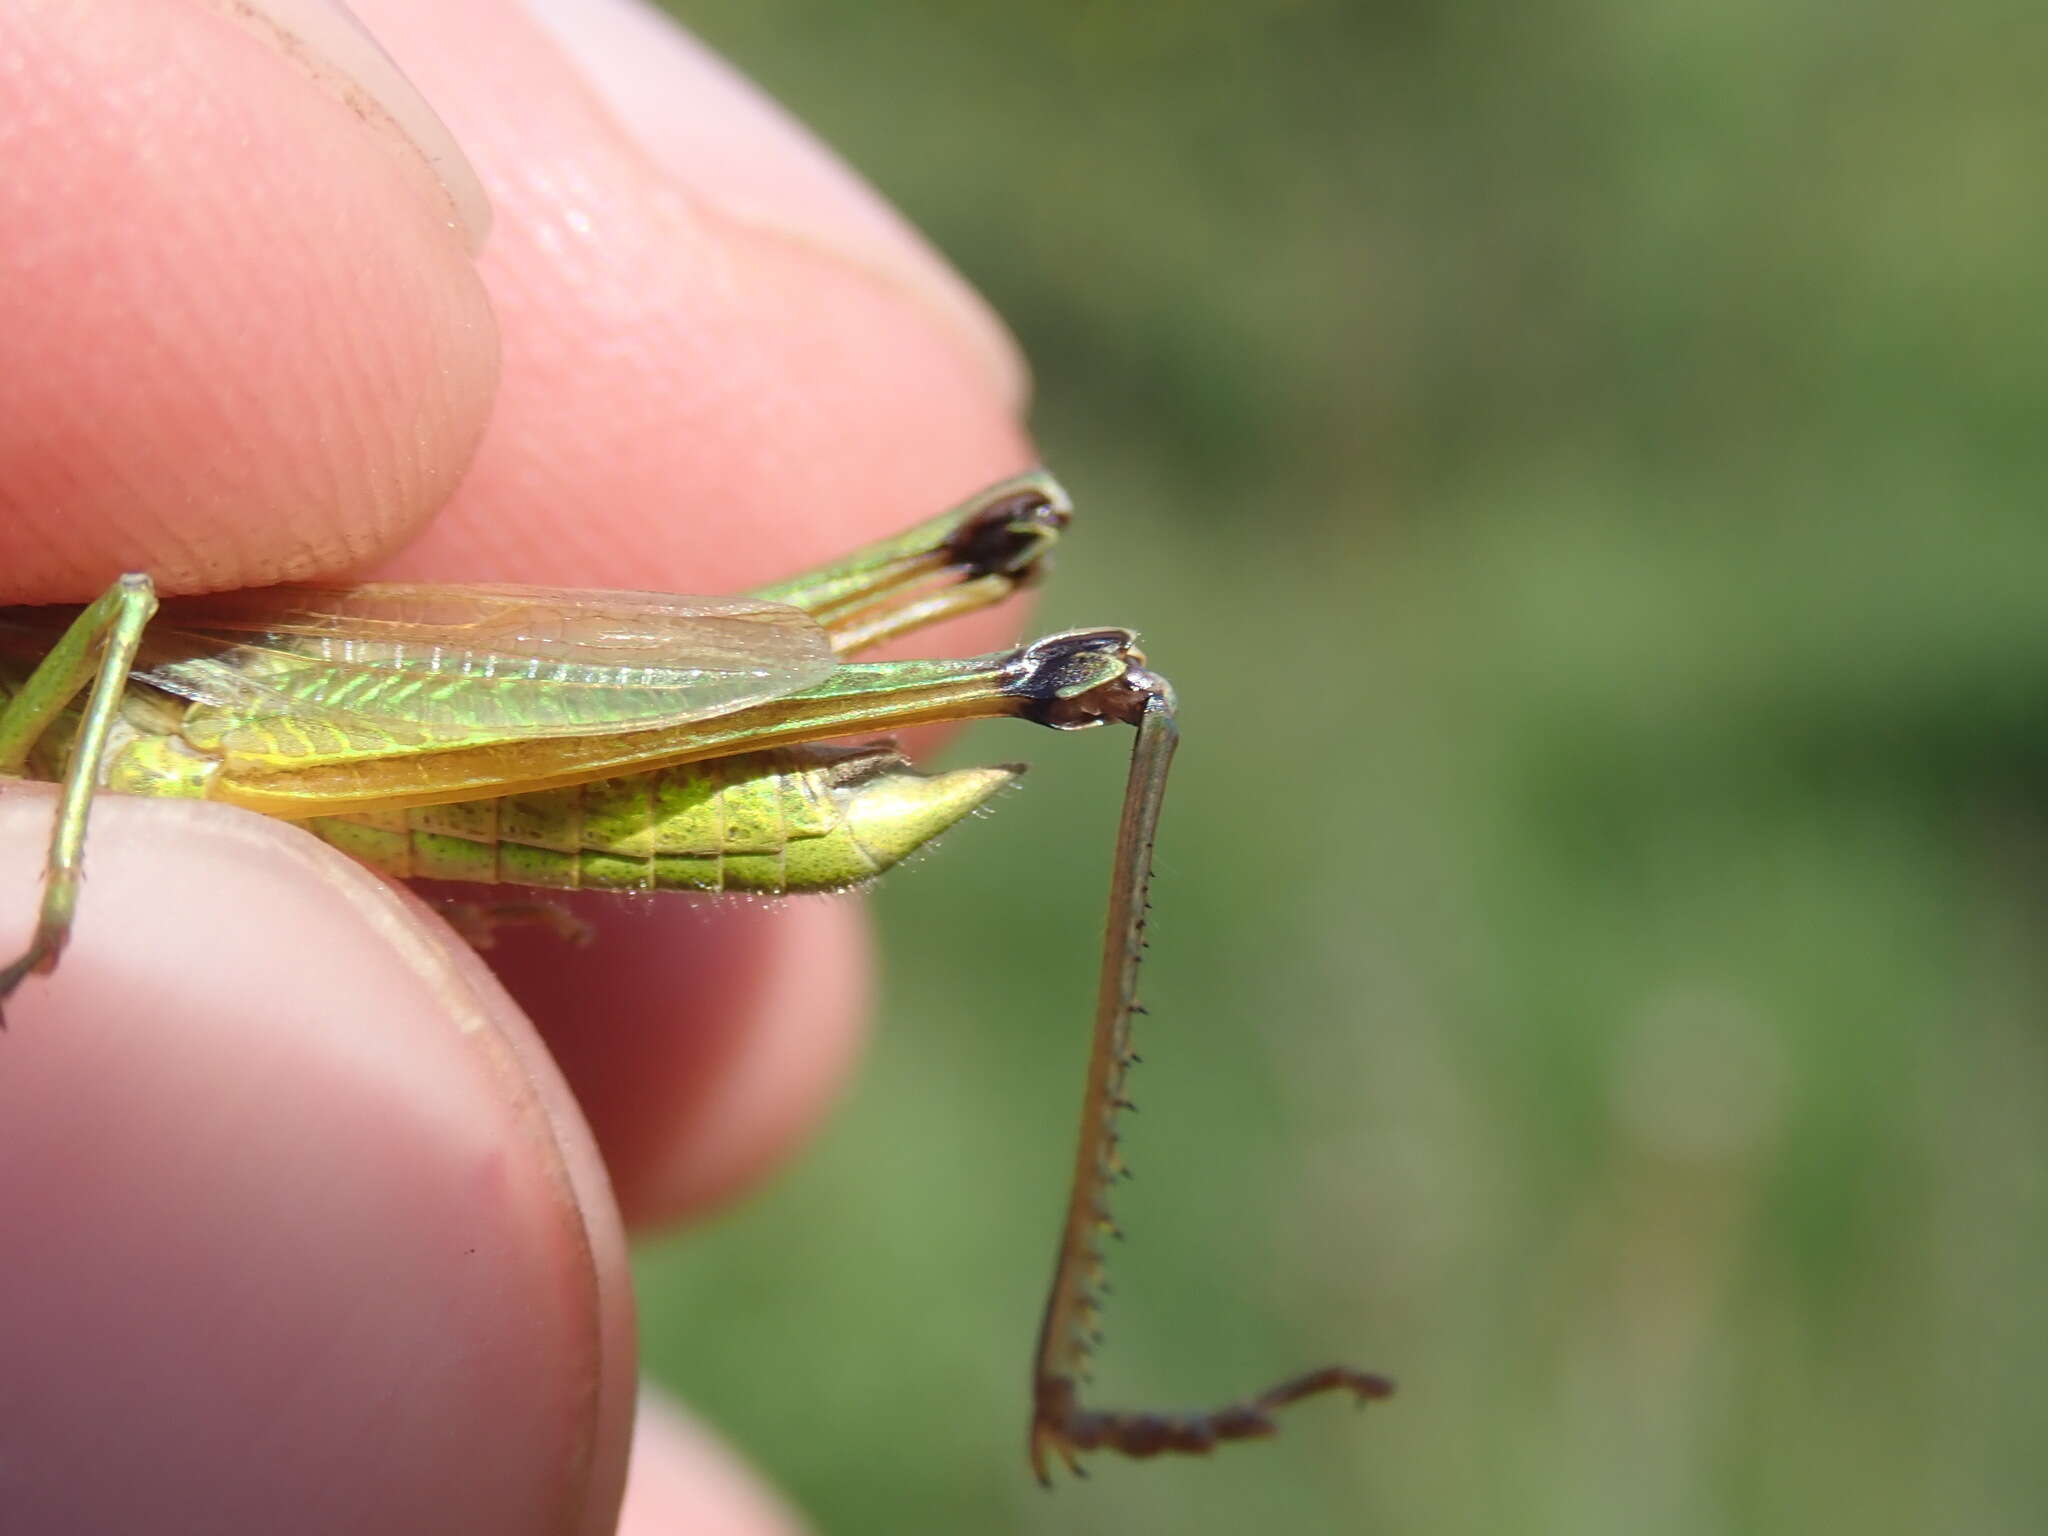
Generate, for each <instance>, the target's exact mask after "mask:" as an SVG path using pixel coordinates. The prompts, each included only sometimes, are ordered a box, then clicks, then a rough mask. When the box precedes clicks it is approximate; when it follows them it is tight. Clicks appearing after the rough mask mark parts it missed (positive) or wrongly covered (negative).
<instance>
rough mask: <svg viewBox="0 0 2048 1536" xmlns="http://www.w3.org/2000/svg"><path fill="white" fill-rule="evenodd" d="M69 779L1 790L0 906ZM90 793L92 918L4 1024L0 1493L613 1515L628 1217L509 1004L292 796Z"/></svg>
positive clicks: (114, 1508)
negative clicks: (278, 803) (332, 848)
mask: <svg viewBox="0 0 2048 1536" xmlns="http://www.w3.org/2000/svg"><path fill="white" fill-rule="evenodd" d="M51 804H52V798H51V796H50V795H48V794H47V793H44V792H40V791H36V790H32V789H25V790H14V791H10V792H8V793H7V794H6V795H5V796H0V852H4V853H5V854H6V855H7V857H6V858H5V860H4V861H0V869H4V870H6V871H8V872H9V873H8V874H7V876H6V878H4V879H0V912H6V913H25V912H27V911H29V910H30V909H31V906H32V899H33V895H34V889H33V881H32V880H30V879H26V878H23V877H22V876H21V875H20V874H19V871H22V870H25V869H28V868H30V867H31V866H32V865H33V863H34V849H35V847H36V846H37V845H38V844H39V843H40V842H41V840H42V839H43V838H44V837H45V836H46V835H47V831H48V817H49V811H50V807H51ZM95 823H96V824H95V828H94V830H95V832H96V833H98V834H104V835H102V836H97V837H96V838H95V841H94V844H93V850H92V858H93V864H92V869H91V873H92V879H91V881H90V882H89V884H88V885H87V887H86V889H85V892H84V896H83V899H82V903H81V906H80V911H79V918H78V924H77V930H76V933H75V936H74V940H73V943H72V946H71V948H70V950H69V952H68V953H67V954H66V955H65V957H64V960H63V963H62V964H61V966H60V967H59V968H58V970H57V972H56V974H55V975H53V976H49V977H31V978H30V979H29V980H28V981H27V982H25V983H24V984H23V986H22V988H21V989H20V991H18V992H17V993H16V994H15V996H14V998H13V999H12V1001H11V1006H10V1008H9V1015H8V1023H9V1026H10V1027H9V1029H8V1032H7V1033H6V1034H5V1035H4V1036H0V1124H4V1125H5V1126H6V1127H7V1139H8V1148H7V1156H6V1157H5V1158H4V1159H0V1231H5V1232H6V1233H7V1234H8V1237H9V1253H10V1258H9V1261H8V1263H7V1264H6V1265H5V1266H4V1267H0V1359H4V1360H6V1362H7V1368H6V1370H5V1372H4V1373H0V1443H4V1444H5V1445H6V1446H7V1474H6V1483H7V1492H6V1507H7V1517H6V1520H5V1521H4V1522H0V1523H4V1524H5V1525H6V1527H7V1529H8V1530H10V1531H23V1532H58V1531H88V1530H92V1531H101V1530H104V1531H115V1530H121V1531H141V1530H148V1531H152V1532H176V1531H187V1530H200V1529H205V1530H235V1531H285V1530H289V1531H293V1532H336V1533H342V1532H347V1533H358V1532H362V1531H367V1530H375V1531H380V1532H386V1531H388V1532H415V1531H416V1532H423V1533H424V1532H448V1531H491V1532H494V1533H496V1532H525V1531H531V1532H550V1533H554V1532H561V1531H569V1530H578V1529H580V1530H585V1531H590V1532H593V1533H595V1532H598V1531H609V1530H610V1529H611V1527H610V1524H609V1523H608V1522H609V1519H610V1516H611V1512H612V1511H613V1510H614V1509H615V1508H616V1504H617V1498H618V1490H619V1487H620V1484H621V1482H622V1479H623V1465H624V1459H625V1450H626V1444H627V1440H628V1437H629V1423H630V1417H631V1411H632V1379H633V1360H632V1338H631V1315H630V1308H631V1303H630V1297H629V1292H628V1283H627V1276H626V1272H625V1263H624V1256H623V1248H622V1240H621V1237H620V1233H619V1231H618V1229H617V1225H616V1221H615V1219H614V1218H612V1217H611V1216H610V1215H609V1214H608V1213H609V1211H610V1205H609V1202H608V1200H607V1199H606V1197H605V1191H604V1176H603V1173H602V1170H601V1168H600V1166H599V1164H598V1161H597V1158H596V1154H595V1151H594V1149H593V1148H592V1146H591V1145H590V1142H589V1140H588V1136H587V1133H586V1132H585V1131H584V1129H583V1128H582V1126H581V1124H580V1122H579V1121H578V1119H577V1117H576V1114H575V1112H574V1109H573V1107H572V1106H571V1104H570V1102H569V1099H568V1096H567V1094H566V1092H565V1091H564V1090H563V1088H562V1086H561V1084H560V1082H559V1080H558V1079H557V1078H556V1077H555V1075H554V1073H553V1070H552V1068H551V1066H550V1064H549V1062H548V1059H547V1056H546V1053H545V1052H544V1051H542V1050H541V1049H540V1047H539V1046H538V1044H537V1042H536V1041H535V1040H534V1039H533V1038H532V1036H531V1034H530V1032H529V1031H528V1030H527V1027H526V1025H525V1023H524V1021H523V1020H522V1019H521V1018H520V1017H519V1015H518V1012H517V1010H516V1009H514V1008H513V1007H512V1006H511V1004H510V1002H509V1001H508V1000H507V999H506V998H505V996H504V994H503V993H502V991H501V990H500V989H499V988H498V987H497V985H496V984H495V983H494V982H493V981H492V980H491V978H490V977H489V975H488V973H487V972H485V971H484V970H483V969H482V968H481V967H480V966H479V965H478V964H477V963H476V962H475V960H474V959H473V957H471V956H470V955H469V954H468V953H467V952H466V951H464V950H463V949H461V948H460V947H459V946H457V947H454V948H452V949H451V948H443V947H440V946H438V945H435V944H433V943H432V942H430V941H428V940H427V939H425V938H423V934H425V933H426V932H427V930H425V929H423V928H421V927H419V926H417V925H415V924H414V923H412V922H411V921H410V920H409V918H408V915H407V914H406V912H405V911H404V910H403V904H404V903H405V901H406V899H407V898H405V897H403V896H402V895H400V894H399V893H397V892H395V891H393V890H392V889H391V888H390V887H388V886H386V885H384V884H383V883H381V882H380V881H378V880H376V879H375V878H374V877H372V876H370V875H368V874H366V873H365V872H363V871H362V870H360V869H358V868H357V867H356V866H355V865H353V864H350V863H349V862H348V861H346V860H344V859H342V858H340V857H339V856H338V855H333V854H331V853H329V852H328V851H327V850H325V849H324V848H322V847H320V846H319V845H317V844H315V843H313V842H312V841H311V840H309V839H307V838H305V837H303V836H301V835H299V834H297V833H295V832H291V831H289V830H287V829H284V828H280V827H277V826H275V825H274V824H272V823H269V822H265V821H262V820H260V819H258V818H255V817H252V816H247V815H243V814H241V813H238V812H233V811H228V810H224V809H221V808H218V807H211V806H204V805H196V804H190V803H177V804H159V805H145V804H141V803H139V802H135V801H127V800H121V799H118V798H113V799H106V800H103V801H102V802H101V803H100V804H99V805H98V806H97V807H96V809H95ZM10 927H12V924H10ZM110 1455H113V1456H114V1457H115V1459H116V1463H117V1465H110V1463H109V1461H108V1458H109V1456H110ZM110 1472H111V1473H116V1474H117V1475H109V1474H110Z"/></svg>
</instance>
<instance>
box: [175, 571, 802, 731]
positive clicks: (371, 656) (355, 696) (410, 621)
mask: <svg viewBox="0 0 2048 1536" xmlns="http://www.w3.org/2000/svg"><path fill="white" fill-rule="evenodd" d="M141 660H142V664H141V665H140V666H139V667H138V668H137V674H136V675H137V676H138V677H139V678H141V679H142V680H143V681H145V682H148V683H150V684H152V685H153V686H155V687H157V688H160V689H163V690H164V691H166V692H169V693H173V694H177V695H179V696H181V697H183V698H186V699H189V700H192V701H193V702H195V703H198V704H202V705H208V706H211V707H212V712H213V713H214V714H215V716H216V727H217V740H218V741H219V743H220V744H221V745H222V746H224V747H226V748H228V749H229V750H235V749H237V748H241V749H245V750H252V751H262V750H272V749H273V747H272V743H271V741H270V737H271V735H272V733H273V732H274V731H275V729H276V727H277V726H278V725H279V724H281V723H284V722H290V723H291V724H293V725H294V726H297V727H301V728H304V727H313V728H315V729H316V732H317V733H318V734H320V735H321V736H323V737H325V736H328V735H329V734H330V733H333V732H339V733H340V738H339V741H338V742H337V743H336V747H337V749H338V750H377V749H379V748H381V747H399V748H414V749H419V748H426V749H433V748H447V747H457V746H475V745H482V744H486V743H489V742H493V741H518V740H527V739H532V738H535V737H551V736H580V735H587V734H592V733H595V732H599V731H634V730H648V729H654V728H656V727H660V726H666V725H676V724H681V723H684V722H686V721H690V720H701V719H706V718H709V717H711V716H714V715H722V714H727V713H730V712H731V711H733V710H736V709H743V708H745V707H747V706H748V705H751V704H758V703H762V702H765V701H767V700H770V699H775V698H780V697H781V696H783V695H784V694H788V693H793V692H795V691H797V690H798V689H801V688H804V687H807V686H809V685H810V684H812V683H814V682H817V681H819V680H821V679H822V678H824V677H827V676H829V675H830V674H831V672H832V670H833V668H834V665H835V663H834V660H833V655H832V646H831V641H830V638H829V637H828V636H827V635H826V634H825V632H824V631H823V630H822V629H821V628H820V627H819V626H818V625H817V623H816V622H815V621H814V620H813V619H811V618H810V616H809V615H807V614H805V613H803V612H801V611H800V610H798V609H795V608H791V607H786V606H784V605H782V604H779V603H763V602H758V601H755V600H752V599H747V598H695V597H675V596H671V595H668V594H666V593H653V592H606V591H590V590H579V589H566V588H548V587H520V586H425V585H413V584H409V583H398V582H378V583H369V584H366V585H362V586H355V587H276V588H267V589H263V590H258V591H250V592H230V593H222V594H217V595H214V596H209V597H199V598H180V599H175V600H173V601H170V602H167V603H165V604H164V607H163V615H162V620H161V622H160V624H159V625H158V626H157V627H155V628H154V629H153V631H152V633H151V635H150V637H149V638H148V639H147V640H146V641H145V650H144V655H143V657H142V659H141Z"/></svg>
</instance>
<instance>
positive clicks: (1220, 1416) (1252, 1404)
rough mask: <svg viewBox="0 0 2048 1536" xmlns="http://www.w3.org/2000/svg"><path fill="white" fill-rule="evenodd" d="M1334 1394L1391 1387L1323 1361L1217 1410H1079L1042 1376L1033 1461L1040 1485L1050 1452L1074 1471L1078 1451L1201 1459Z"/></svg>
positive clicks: (1375, 1396) (1069, 1391) (1377, 1394)
mask: <svg viewBox="0 0 2048 1536" xmlns="http://www.w3.org/2000/svg"><path fill="white" fill-rule="evenodd" d="M1332 1391H1348V1392H1350V1393H1351V1394H1352V1395H1353V1396H1354V1398H1355V1399H1356V1400H1357V1401H1358V1403H1359V1404H1360V1405H1363V1404H1365V1403H1368V1402H1376V1401H1378V1400H1380V1399H1382V1398H1386V1397H1390V1396H1392V1395H1393V1391H1394V1384H1393V1382H1391V1381H1389V1380H1388V1379H1387V1378H1386V1377H1384V1376H1381V1375H1379V1374H1377V1373H1376V1372H1372V1371H1360V1370H1355V1369H1353V1368H1352V1367H1350V1366H1347V1365H1326V1366H1323V1367H1321V1368H1319V1369H1317V1370H1313V1371H1304V1372H1302V1373H1301V1374H1300V1375H1298V1376H1290V1377H1288V1378H1287V1379H1286V1380H1285V1381H1281V1382H1278V1383H1276V1384H1274V1385H1273V1386H1271V1387H1268V1388H1267V1389H1266V1390H1265V1391H1264V1392H1261V1393H1259V1394H1258V1395H1257V1396H1255V1397H1248V1398H1244V1399H1242V1400H1240V1401H1238V1402H1234V1403H1226V1404H1224V1405H1223V1406H1222V1407H1220V1408H1212V1409H1208V1410H1204V1411H1198V1412H1191V1413H1153V1412H1137V1411H1130V1410H1121V1409H1099V1408H1098V1409H1091V1408H1083V1407H1082V1406H1081V1404H1080V1397H1079V1393H1078V1391H1077V1389H1076V1387H1075V1384H1074V1381H1073V1380H1072V1379H1071V1378H1051V1379H1047V1378H1041V1379H1040V1381H1039V1383H1038V1402H1037V1413H1036V1416H1035V1417H1034V1418H1033V1420H1032V1426H1031V1454H1032V1464H1033V1466H1034V1468H1035V1469H1036V1470H1037V1472H1038V1478H1039V1481H1040V1482H1041V1483H1042V1482H1045V1481H1046V1480H1047V1479H1046V1472H1045V1465H1044V1453H1045V1451H1046V1450H1048V1449H1050V1450H1052V1451H1054V1452H1055V1453H1057V1454H1058V1456H1059V1457H1060V1459H1061V1460H1062V1461H1064V1462H1065V1463H1066V1464H1067V1466H1068V1467H1069V1468H1071V1469H1072V1470H1074V1471H1075V1472H1077V1473H1080V1472H1081V1471H1082V1469H1081V1467H1080V1465H1079V1463H1078V1461H1077V1460H1076V1457H1077V1454H1078V1453H1080V1452H1083V1451H1115V1452H1117V1453H1119V1454H1120V1455H1124V1456H1130V1457H1135V1458H1138V1459H1140V1460H1143V1459H1145V1458H1148V1457H1152V1456H1160V1455H1187V1456H1206V1455H1207V1454H1208V1453H1209V1452H1211V1451H1213V1450H1215V1449H1216V1447H1217V1446H1219V1445H1222V1444H1225V1443H1226V1442H1229V1441H1232V1440H1263V1439H1266V1438H1268V1437H1270V1436H1272V1435H1275V1434H1277V1433H1279V1425H1277V1424H1276V1423H1275V1422H1274V1421H1273V1414H1274V1413H1275V1412H1276V1411H1277V1410H1278V1409H1281V1408H1285V1407H1286V1406H1288V1405H1289V1404H1290V1403H1296V1402H1299V1401H1300V1400H1301V1399H1303V1398H1305V1397H1314V1396H1317V1395H1318V1394H1320V1393H1324V1392H1332ZM1083 1475H1085V1474H1083Z"/></svg>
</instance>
